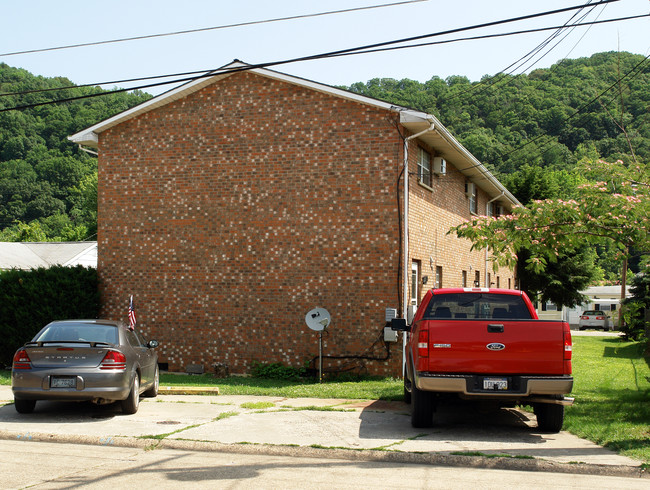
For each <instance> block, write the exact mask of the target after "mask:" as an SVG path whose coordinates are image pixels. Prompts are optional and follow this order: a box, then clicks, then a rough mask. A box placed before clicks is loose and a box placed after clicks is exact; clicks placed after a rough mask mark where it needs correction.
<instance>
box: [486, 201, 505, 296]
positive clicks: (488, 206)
mask: <svg viewBox="0 0 650 490" xmlns="http://www.w3.org/2000/svg"><path fill="white" fill-rule="evenodd" d="M504 195H505V192H501V194H500V195H498V196H497V197H495V198H494V199H490V200H489V201H488V202H487V204H486V205H485V216H488V215H489V213H490V204H492V203H493V202H494V201H496V200H498V199H501V198H502V197H503V196H504ZM485 287H486V288H489V287H490V283H489V282H488V249H487V247H486V248H485Z"/></svg>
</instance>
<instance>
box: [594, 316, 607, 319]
mask: <svg viewBox="0 0 650 490" xmlns="http://www.w3.org/2000/svg"><path fill="white" fill-rule="evenodd" d="M604 319H605V317H604V316H597V317H596V320H604Z"/></svg>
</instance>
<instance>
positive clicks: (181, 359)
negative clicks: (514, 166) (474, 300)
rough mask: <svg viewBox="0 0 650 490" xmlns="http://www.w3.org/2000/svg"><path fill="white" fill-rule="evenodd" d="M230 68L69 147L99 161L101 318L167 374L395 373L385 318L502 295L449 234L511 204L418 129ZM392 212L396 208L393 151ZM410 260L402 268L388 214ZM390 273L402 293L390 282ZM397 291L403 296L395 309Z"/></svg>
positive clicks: (505, 276)
mask: <svg viewBox="0 0 650 490" xmlns="http://www.w3.org/2000/svg"><path fill="white" fill-rule="evenodd" d="M242 66H246V65H243V64H241V63H239V62H235V63H234V64H232V65H229V66H228V67H226V68H224V69H223V70H220V71H217V72H215V73H214V74H213V75H212V76H210V77H208V78H201V79H197V80H195V81H193V82H191V83H187V84H185V85H183V86H181V87H178V88H176V89H173V90H171V91H169V92H167V93H164V94H162V95H160V96H158V97H155V98H153V99H151V100H149V101H148V102H146V103H143V104H141V105H139V106H137V107H134V108H132V109H130V110H128V111H125V112H123V113H121V114H118V115H116V116H114V117H112V118H110V119H107V120H105V121H103V122H100V123H98V124H96V125H95V126H92V127H90V128H88V129H86V130H84V131H81V132H79V133H77V134H75V135H73V136H71V137H70V140H71V141H73V142H76V143H79V144H81V145H84V146H89V147H94V148H97V149H98V152H99V163H98V165H99V184H98V207H99V209H98V228H99V233H98V273H99V276H100V287H101V295H102V315H103V316H105V317H109V318H124V317H125V316H126V313H127V306H128V298H129V296H130V295H131V294H132V295H133V296H134V302H135V306H136V311H137V317H138V327H139V328H140V329H141V330H142V331H143V332H144V333H145V335H146V336H147V337H149V338H156V339H157V340H159V341H160V344H161V347H160V348H159V355H160V361H161V363H163V364H166V365H167V366H168V368H169V369H170V370H185V369H186V368H187V366H188V365H190V364H201V365H203V366H204V368H205V369H206V371H209V370H210V369H211V365H213V364H215V363H223V364H226V365H227V366H228V368H229V369H230V372H233V373H246V372H249V370H250V368H251V366H252V364H253V363H254V362H256V361H257V362H263V363H267V362H269V363H270V362H280V363H283V364H285V365H290V366H296V367H301V366H303V365H305V364H306V363H312V366H313V361H314V359H315V358H316V357H317V355H318V334H317V333H316V332H314V331H312V330H310V329H309V328H308V327H307V326H306V324H305V315H306V313H307V312H308V311H309V310H311V309H313V308H315V307H323V308H326V309H327V310H328V311H329V312H330V314H331V318H332V322H331V325H330V326H329V327H328V328H327V330H326V331H325V334H324V347H323V353H324V355H325V356H326V357H325V359H324V368H325V370H326V371H327V370H347V369H352V368H355V369H362V370H366V371H368V372H371V373H375V374H390V375H397V374H399V373H400V371H401V343H399V342H396V343H385V342H384V337H383V333H384V332H383V330H384V325H385V314H386V312H385V310H386V308H396V309H398V312H399V311H402V303H404V299H403V298H406V303H407V304H408V303H411V302H413V303H415V302H417V301H418V300H419V298H421V297H422V296H423V295H424V292H426V290H427V289H428V288H431V287H434V286H444V287H448V286H472V285H474V284H479V285H481V286H485V285H486V284H488V283H489V284H490V285H491V286H492V287H514V280H515V278H514V276H513V272H512V271H510V270H505V269H502V270H500V271H499V272H498V273H494V272H493V271H492V268H491V264H489V263H488V257H487V255H486V254H485V252H484V251H470V245H471V244H470V243H469V242H468V241H466V240H460V239H458V238H456V237H455V236H453V235H447V231H448V230H449V228H450V227H451V226H454V225H456V224H459V223H461V222H462V221H463V220H467V219H469V218H470V217H471V216H473V215H484V214H486V213H507V212H509V211H510V209H511V208H512V206H513V205H514V204H516V203H517V201H516V199H515V198H514V197H513V196H512V195H511V194H510V193H509V192H508V191H507V190H506V189H505V188H504V187H503V186H502V185H501V184H500V183H499V182H498V181H497V180H496V178H495V177H494V176H493V175H492V174H490V173H489V171H488V170H487V169H486V168H485V167H484V166H483V165H482V164H481V163H480V162H478V161H477V160H476V159H475V158H474V157H473V156H472V155H471V154H470V153H469V152H468V151H467V150H466V149H465V148H464V147H463V146H462V145H460V143H459V142H458V141H457V140H456V139H455V138H454V137H453V136H452V135H451V134H450V133H449V132H448V131H447V129H446V128H445V127H444V126H443V125H442V124H441V123H440V122H439V121H437V120H436V119H435V118H434V117H433V116H431V115H428V114H424V113H421V112H418V111H414V110H410V109H407V108H403V107H395V106H392V105H391V104H388V103H385V102H381V101H378V100H375V99H371V98H368V97H363V96H359V95H357V94H354V93H350V92H347V91H344V90H340V89H337V88H333V87H330V86H326V85H322V84H319V83H316V82H312V81H308V80H304V79H300V78H297V77H293V76H290V75H286V74H283V73H279V72H275V71H271V70H268V69H247V70H242V71H232V70H233V68H235V69H236V68H237V67H242ZM418 133H419V136H417V137H413V138H411V139H410V140H409V141H408V142H407V145H406V146H407V148H408V152H407V155H408V175H409V179H408V184H409V187H408V197H409V199H408V202H407V203H405V202H404V197H403V190H404V179H403V176H402V169H403V165H404V148H405V143H404V138H405V137H408V136H412V135H417V134H418ZM405 204H406V205H407V206H408V220H407V224H408V227H407V228H408V244H406V245H407V246H408V254H407V256H406V260H404V258H403V256H402V254H401V250H402V248H403V246H404V245H405V244H404V237H403V231H404V229H405V227H404V223H403V215H404V207H405ZM404 273H406V279H407V281H406V287H407V289H406V290H404V288H403V287H402V286H403V282H402V277H403V276H404ZM405 291H406V294H405Z"/></svg>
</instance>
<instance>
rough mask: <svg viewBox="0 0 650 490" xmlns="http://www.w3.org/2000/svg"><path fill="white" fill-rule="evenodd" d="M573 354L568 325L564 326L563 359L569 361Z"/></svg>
mask: <svg viewBox="0 0 650 490" xmlns="http://www.w3.org/2000/svg"><path fill="white" fill-rule="evenodd" d="M572 352H573V342H572V340H571V329H570V328H569V324H568V323H565V324H564V359H565V360H569V359H571V354H572Z"/></svg>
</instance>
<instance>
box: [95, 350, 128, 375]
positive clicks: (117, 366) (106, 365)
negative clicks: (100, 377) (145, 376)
mask: <svg viewBox="0 0 650 490" xmlns="http://www.w3.org/2000/svg"><path fill="white" fill-rule="evenodd" d="M99 369H103V370H107V369H110V370H113V371H119V370H124V369H126V356H125V355H124V354H122V353H121V352H119V351H116V350H109V351H108V352H107V353H106V355H105V356H104V359H102V362H101V363H100V364H99Z"/></svg>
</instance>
